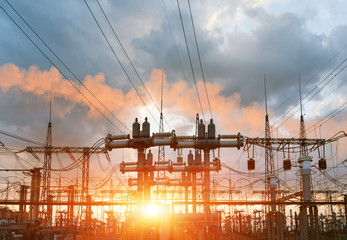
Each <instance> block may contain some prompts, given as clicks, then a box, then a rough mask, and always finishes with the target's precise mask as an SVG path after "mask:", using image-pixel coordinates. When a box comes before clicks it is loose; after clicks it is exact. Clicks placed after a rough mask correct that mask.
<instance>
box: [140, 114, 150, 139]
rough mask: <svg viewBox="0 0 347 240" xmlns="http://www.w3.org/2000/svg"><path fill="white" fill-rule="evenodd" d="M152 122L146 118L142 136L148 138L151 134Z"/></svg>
mask: <svg viewBox="0 0 347 240" xmlns="http://www.w3.org/2000/svg"><path fill="white" fill-rule="evenodd" d="M150 128H151V127H150V124H149V122H148V121H147V117H146V118H145V121H144V122H143V123H142V136H143V137H144V138H148V137H149V136H150Z"/></svg>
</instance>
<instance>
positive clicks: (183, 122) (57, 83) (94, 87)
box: [0, 63, 347, 137]
mask: <svg viewBox="0 0 347 240" xmlns="http://www.w3.org/2000/svg"><path fill="white" fill-rule="evenodd" d="M162 74H163V72H162V70H161V69H153V71H152V74H151V76H150V78H149V80H148V81H147V82H146V87H147V89H148V90H149V91H150V94H151V96H152V98H153V100H154V101H155V103H156V105H157V107H159V108H160V98H161V82H162V78H163V83H164V85H163V86H164V87H163V90H164V97H163V102H164V106H163V112H164V116H165V118H166V120H167V121H168V122H169V123H170V125H171V126H172V127H173V128H174V129H176V131H178V132H179V134H190V135H191V134H194V123H195V115H196V113H197V112H200V106H199V102H198V97H197V94H196V90H195V87H194V86H191V85H192V84H189V83H188V82H186V81H178V82H175V83H169V82H168V81H167V80H166V78H167V76H166V75H165V74H164V75H162ZM74 84H75V86H76V88H78V89H79V91H81V92H82V93H83V94H84V95H85V96H86V97H87V98H88V99H89V101H90V102H91V103H93V104H94V105H95V106H97V107H98V108H99V109H100V110H102V112H103V113H104V114H106V115H109V113H107V111H106V110H105V109H104V108H103V107H102V106H101V105H100V104H99V103H98V101H97V100H95V99H94V98H93V97H92V96H91V94H90V93H89V92H88V91H87V90H86V89H85V88H84V87H83V86H81V84H79V83H74ZM83 84H84V85H85V86H86V87H87V88H88V89H89V90H90V91H92V93H93V94H94V95H95V96H96V97H97V98H98V99H99V100H100V102H102V103H103V104H104V105H105V106H106V107H107V108H108V109H109V110H110V111H112V112H113V113H114V114H115V115H116V116H118V117H119V118H120V119H121V121H123V122H124V123H125V124H127V125H128V127H129V128H130V127H131V123H132V122H133V120H134V118H135V117H139V119H140V121H143V119H144V117H145V116H148V117H150V115H149V113H148V112H147V110H146V108H145V107H144V105H143V103H142V101H141V100H140V99H139V97H138V94H137V93H136V91H135V89H131V90H129V91H128V92H124V91H122V90H121V89H117V88H112V87H110V86H108V85H107V84H106V83H105V76H104V74H103V73H99V74H97V75H95V76H90V75H87V76H86V77H85V78H84V80H83ZM197 86H198V89H199V94H200V99H201V104H202V106H203V109H204V111H205V112H204V113H205V120H206V121H207V122H209V118H210V113H209V111H208V109H209V108H208V102H207V98H206V94H205V89H204V85H203V83H202V82H201V81H200V82H198V84H197ZM206 87H207V89H208V93H209V98H210V104H211V108H212V111H213V117H214V122H215V124H216V128H217V133H237V132H241V133H242V134H243V135H245V136H250V137H256V136H257V135H258V134H260V133H262V132H263V131H264V128H265V116H264V115H265V113H264V107H263V106H259V103H257V102H253V103H251V104H250V105H248V106H241V96H240V95H239V94H237V93H236V94H233V95H232V96H224V95H223V94H222V91H223V86H222V85H220V84H218V83H209V82H207V83H206ZM0 88H1V90H2V91H3V92H4V93H6V92H9V91H10V90H11V89H18V90H20V91H23V92H30V93H33V94H36V95H42V96H46V95H47V93H49V92H50V91H53V94H54V96H56V97H62V98H64V99H66V100H68V101H70V102H71V104H72V106H74V105H75V104H80V105H83V106H87V107H89V112H88V116H89V117H92V118H97V117H100V114H99V112H98V111H97V110H95V109H94V107H93V106H91V103H90V102H88V101H87V100H86V99H85V98H83V97H82V95H81V94H79V93H78V92H77V91H76V89H74V88H73V87H72V86H71V84H70V83H69V82H68V80H66V79H64V78H63V77H62V75H61V74H60V73H59V72H58V70H57V69H55V68H51V69H50V70H48V71H41V70H39V68H38V67H37V66H31V67H29V68H28V69H21V68H19V67H17V66H15V65H14V64H11V63H9V64H5V65H3V66H1V67H0ZM138 91H139V94H140V95H141V96H142V97H143V99H144V101H145V102H146V104H147V106H148V108H149V109H150V110H151V111H152V114H153V115H154V117H155V118H156V117H158V119H159V112H158V109H157V108H156V106H155V105H154V104H153V102H152V101H151V99H150V97H149V95H148V94H147V92H146V91H145V89H144V87H143V86H140V87H139V88H138ZM67 108H68V109H65V110H62V111H61V113H60V114H61V116H60V117H63V115H64V114H69V113H70V112H71V111H73V107H71V106H69V107H67ZM200 117H202V116H201V115H200ZM158 119H157V121H158ZM274 121H275V119H272V117H271V116H270V124H271V123H273V122H274ZM151 123H152V131H157V127H156V126H155V122H154V120H153V119H151ZM312 124H314V122H307V123H306V126H307V127H309V126H311V125H312ZM327 126H329V128H324V129H329V133H325V134H324V135H325V137H328V136H331V135H333V134H334V133H336V132H338V131H340V130H341V128H342V127H344V128H345V127H346V126H347V124H346V121H344V123H343V124H341V123H337V122H334V121H333V120H331V121H329V122H328V123H327ZM166 130H169V129H166ZM298 134H299V120H297V119H293V118H291V119H289V120H288V121H287V122H286V123H285V124H284V125H283V126H281V128H279V131H278V134H277V133H276V134H275V133H274V135H273V137H277V135H278V136H280V137H281V136H282V137H294V136H296V135H298Z"/></svg>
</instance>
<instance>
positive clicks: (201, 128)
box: [198, 119, 205, 139]
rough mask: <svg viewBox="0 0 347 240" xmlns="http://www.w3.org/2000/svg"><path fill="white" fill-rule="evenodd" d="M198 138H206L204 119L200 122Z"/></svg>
mask: <svg viewBox="0 0 347 240" xmlns="http://www.w3.org/2000/svg"><path fill="white" fill-rule="evenodd" d="M198 138H199V139H204V138H205V124H204V123H203V122H202V119H201V120H200V123H199V125H198Z"/></svg>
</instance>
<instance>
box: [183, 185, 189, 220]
mask: <svg viewBox="0 0 347 240" xmlns="http://www.w3.org/2000/svg"><path fill="white" fill-rule="evenodd" d="M184 201H185V211H184V212H185V213H188V186H187V185H185V186H184Z"/></svg>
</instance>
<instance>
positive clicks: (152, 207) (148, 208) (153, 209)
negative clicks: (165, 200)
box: [144, 204, 162, 217]
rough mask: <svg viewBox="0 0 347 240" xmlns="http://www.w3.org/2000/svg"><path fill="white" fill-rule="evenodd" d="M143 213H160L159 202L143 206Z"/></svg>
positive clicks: (154, 214) (153, 214) (152, 214)
mask: <svg viewBox="0 0 347 240" xmlns="http://www.w3.org/2000/svg"><path fill="white" fill-rule="evenodd" d="M144 213H145V214H146V215H148V216H152V217H156V216H159V215H161V213H162V209H161V206H160V205H159V204H148V205H145V206H144Z"/></svg>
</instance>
